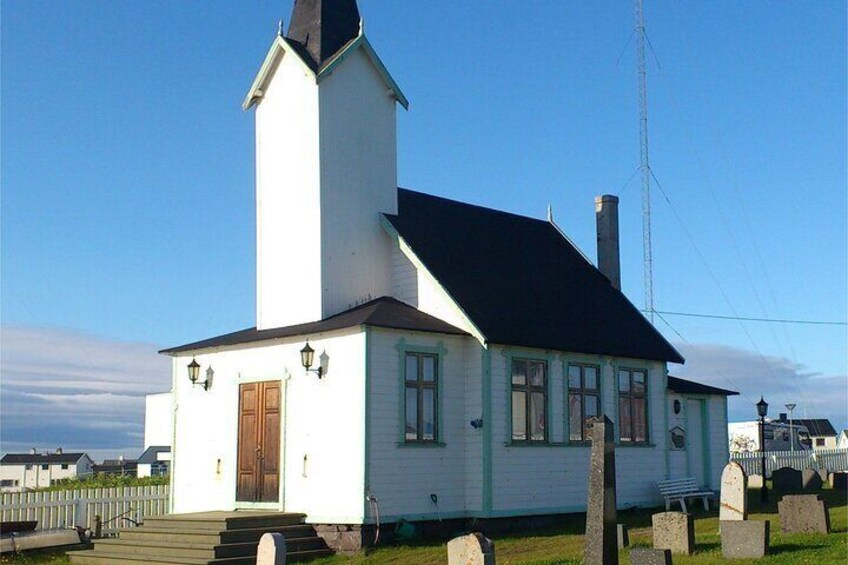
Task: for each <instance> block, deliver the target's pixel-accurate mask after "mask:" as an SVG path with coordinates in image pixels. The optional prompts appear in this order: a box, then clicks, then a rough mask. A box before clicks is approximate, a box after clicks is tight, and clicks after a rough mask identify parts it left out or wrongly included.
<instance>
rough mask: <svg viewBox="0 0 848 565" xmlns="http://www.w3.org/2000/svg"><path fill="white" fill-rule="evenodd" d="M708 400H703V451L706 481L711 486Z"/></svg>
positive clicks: (706, 484)
mask: <svg viewBox="0 0 848 565" xmlns="http://www.w3.org/2000/svg"><path fill="white" fill-rule="evenodd" d="M707 402H708V401H707V400H701V451H702V453H703V460H704V483H705V486H707V487H709V486H711V485H712V477H711V474H710V469H711V468H712V461H711V456H710V451H711V450H710V406H709V404H708V403H707Z"/></svg>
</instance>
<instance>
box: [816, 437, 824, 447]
mask: <svg viewBox="0 0 848 565" xmlns="http://www.w3.org/2000/svg"><path fill="white" fill-rule="evenodd" d="M823 446H824V438H823V437H817V438H816V447H823Z"/></svg>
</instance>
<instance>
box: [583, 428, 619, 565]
mask: <svg viewBox="0 0 848 565" xmlns="http://www.w3.org/2000/svg"><path fill="white" fill-rule="evenodd" d="M617 530H618V528H617V524H616V511H615V434H614V433H613V423H612V421H611V420H610V419H609V418H607V417H606V416H604V417H603V419H602V420H598V421H596V422H595V423H594V425H593V426H592V452H591V455H590V459H589V502H588V505H587V507H586V537H585V542H584V543H585V546H584V550H583V564H584V565H618V542H617V539H616V538H617V537H618V536H617Z"/></svg>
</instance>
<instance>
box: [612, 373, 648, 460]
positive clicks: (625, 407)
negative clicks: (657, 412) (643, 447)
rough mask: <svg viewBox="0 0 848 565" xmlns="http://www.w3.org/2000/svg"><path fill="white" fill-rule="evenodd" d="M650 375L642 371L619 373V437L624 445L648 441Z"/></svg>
mask: <svg viewBox="0 0 848 565" xmlns="http://www.w3.org/2000/svg"><path fill="white" fill-rule="evenodd" d="M647 387H648V374H647V372H646V371H644V370H641V369H619V371H618V434H619V435H618V437H619V439H620V440H621V442H622V443H647V441H648V401H647V396H648V395H647Z"/></svg>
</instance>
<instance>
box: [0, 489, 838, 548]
mask: <svg viewBox="0 0 848 565" xmlns="http://www.w3.org/2000/svg"><path fill="white" fill-rule="evenodd" d="M821 496H822V498H823V499H824V500H826V501H827V504H828V507H829V508H830V527H831V533H830V534H829V535H823V534H793V535H783V534H781V533H780V523H779V521H778V516H777V498H778V496H772V501H771V503H770V504H769V505H767V506H766V507H761V506H760V504H759V493H758V491H750V492H749V519H751V520H771V537H770V546H771V547H770V555H769V556H768V557H766V558H764V559H744V560H735V561H733V562H732V563H738V564H739V565H748V564H757V563H759V564H766V565H790V564H791V565H795V564H806V563H808V564H816V565H831V564H841V563H848V533H846V532H848V495H847V494H846V493H845V492H836V491H832V490H823V491H822V493H821ZM691 506H693V507H694V508H690V511H691V512H692V513H693V514H694V516H695V541H696V548H695V554H694V555H692V556H688V557H687V556H682V555H675V556H674V563H675V565H686V564H693V565H708V564H713V563H728V561H726V560H725V559H723V558H722V556H721V539H720V538H719V535H718V512H717V511H716V510H713V511H711V512H704V510H703V509H702V508H700V501H693V504H692V505H691ZM655 511H659V510H656V509H654V510H644V509H643V510H629V511H623V512H619V521H620V522H622V523H625V524H627V525H628V528H629V530H630V543H631V545H632V546H634V547H651V514H652V513H654V512H655ZM584 520H585V518H584V516H583V515H582V514H574V515H570V516H566V517H563V523H562V526H559V527H556V528H551V529H547V530H540V531H534V532H532V533H530V532H527V533H524V534H513V535H505V536H500V537H495V538H494V541H495V553H496V555H497V562H498V564H499V565H579V564H580V563H581V562H582V555H583V530H584V527H585V522H584ZM446 560H447V553H446V551H445V545H444V542H416V543H406V544H402V545H401V544H398V545H389V546H385V547H380V548H378V549H376V550H374V551H372V552H370V553H368V554H365V553H364V552H363V553H359V554H356V555H353V556H340V555H337V556H334V557H329V558H326V559H321V560H316V561H312V562H311V563H312V564H314V565H336V564H339V563H354V564H356V563H364V564H365V563H367V564H375V565H380V564H400V563H413V564H415V565H444V563H445V562H446ZM0 563H15V564H19V563H20V564H33V565H36V564H42V563H49V564H51V565H59V564H65V563H69V561H68V560H67V558H66V557H65V556H64V553H63V552H56V551H53V552H42V553H32V554H28V555H21V556H17V557H8V556H3V557H0ZM621 563H622V565H628V564H629V563H630V558H629V552H628V551H626V550H625V551H624V552H623V554H622V559H621Z"/></svg>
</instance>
